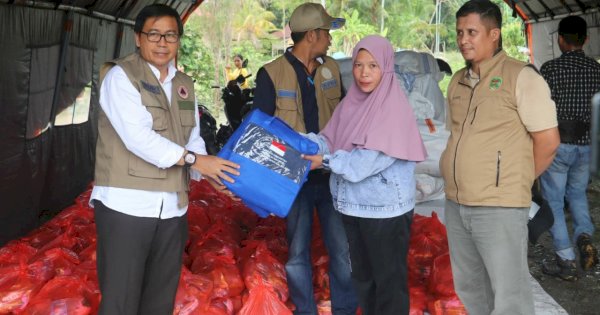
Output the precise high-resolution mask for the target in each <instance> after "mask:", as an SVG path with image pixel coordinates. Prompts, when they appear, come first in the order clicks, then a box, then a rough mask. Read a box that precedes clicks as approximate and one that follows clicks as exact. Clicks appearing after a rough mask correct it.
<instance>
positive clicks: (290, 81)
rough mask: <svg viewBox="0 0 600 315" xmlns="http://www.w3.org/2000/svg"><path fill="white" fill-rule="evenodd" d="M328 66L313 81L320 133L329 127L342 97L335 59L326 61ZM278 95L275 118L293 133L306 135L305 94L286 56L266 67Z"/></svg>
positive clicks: (321, 66) (319, 68)
mask: <svg viewBox="0 0 600 315" xmlns="http://www.w3.org/2000/svg"><path fill="white" fill-rule="evenodd" d="M323 59H324V60H325V62H324V63H323V64H322V65H320V66H319V67H318V68H317V71H316V74H315V77H314V78H313V80H314V84H315V90H316V98H317V106H318V107H319V130H322V129H323V127H325V125H326V124H327V122H328V121H329V119H330V118H331V115H332V114H333V111H334V110H335V107H336V106H337V104H338V103H339V102H340V98H341V96H342V86H341V80H340V68H339V66H338V64H337V62H335V60H334V59H332V58H330V57H326V56H325V57H323ZM264 68H265V70H266V71H267V73H268V74H269V77H270V78H271V81H272V82H273V85H274V86H275V92H276V94H277V95H276V102H275V105H276V109H275V114H274V116H276V117H279V118H281V119H282V120H284V121H285V122H286V123H287V124H288V125H290V126H291V127H292V128H293V129H294V130H296V131H298V132H303V133H305V132H306V126H305V124H304V112H303V109H302V93H301V92H300V86H299V85H298V77H297V76H296V71H294V67H293V66H292V65H291V64H290V63H289V62H288V60H287V59H286V57H285V55H284V56H280V57H279V58H277V59H275V60H273V61H272V62H270V63H268V64H266V65H265V66H264Z"/></svg>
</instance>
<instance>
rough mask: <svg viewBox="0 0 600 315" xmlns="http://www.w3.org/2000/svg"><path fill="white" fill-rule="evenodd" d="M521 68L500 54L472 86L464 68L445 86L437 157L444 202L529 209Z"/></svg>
mask: <svg viewBox="0 0 600 315" xmlns="http://www.w3.org/2000/svg"><path fill="white" fill-rule="evenodd" d="M525 66H526V64H525V63H523V62H521V61H518V60H516V59H513V58H510V57H508V56H506V54H505V53H504V52H499V53H498V54H496V55H495V56H494V57H493V58H492V59H490V60H487V61H485V62H484V63H483V64H482V65H481V67H480V80H479V83H477V84H476V85H475V87H474V88H471V86H470V84H469V80H468V79H467V78H466V77H465V75H466V71H467V70H466V69H462V70H460V71H459V72H457V73H456V74H455V75H454V77H453V78H452V81H451V82H450V85H449V86H448V105H449V109H450V117H449V119H448V124H449V127H450V130H451V135H450V138H449V139H448V144H447V146H446V150H445V151H444V153H443V154H442V157H441V158H440V169H441V171H442V175H443V177H444V180H445V192H446V198H448V199H450V200H452V201H454V202H457V203H460V204H464V205H469V206H500V207H529V206H530V204H531V186H532V184H533V181H534V179H535V168H534V160H533V141H532V139H531V136H530V135H529V133H528V132H527V130H526V129H525V126H524V125H523V123H522V122H521V120H520V118H519V114H518V112H517V101H516V83H517V76H518V75H519V73H520V72H521V70H522V69H523V67H525Z"/></svg>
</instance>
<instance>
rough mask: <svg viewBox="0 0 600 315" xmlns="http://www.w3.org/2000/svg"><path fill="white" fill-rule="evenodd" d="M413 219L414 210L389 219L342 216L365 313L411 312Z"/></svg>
mask: <svg viewBox="0 0 600 315" xmlns="http://www.w3.org/2000/svg"><path fill="white" fill-rule="evenodd" d="M412 218H413V211H410V212H408V213H406V214H403V215H401V216H399V217H394V218H386V219H368V218H358V217H352V216H347V215H343V217H342V220H343V222H344V228H345V229H346V236H347V237H348V243H349V245H350V262H351V268H352V281H353V283H354V288H355V289H356V293H357V294H358V299H359V304H360V307H361V308H362V311H363V315H408V313H409V310H410V304H409V297H408V271H407V263H406V256H407V254H408V244H409V240H410V225H411V223H412Z"/></svg>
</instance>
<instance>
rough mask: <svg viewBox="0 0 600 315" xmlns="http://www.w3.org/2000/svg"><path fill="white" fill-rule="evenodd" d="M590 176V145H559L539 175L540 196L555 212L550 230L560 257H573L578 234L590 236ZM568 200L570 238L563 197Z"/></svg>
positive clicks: (591, 231) (570, 258)
mask: <svg viewBox="0 0 600 315" xmlns="http://www.w3.org/2000/svg"><path fill="white" fill-rule="evenodd" d="M589 178H590V146H589V145H572V144H562V143H561V144H560V146H559V147H558V151H557V153H556V157H555V158H554V161H553V162H552V165H550V167H549V168H548V169H547V170H546V171H545V172H544V173H543V174H542V175H541V176H540V183H541V185H542V195H543V196H544V199H546V200H547V201H548V204H549V205H550V208H552V213H553V214H554V225H553V226H552V228H551V229H550V233H551V234H552V238H553V242H554V250H555V251H556V252H557V253H558V254H559V256H561V258H562V259H569V260H573V259H575V252H574V250H573V243H575V242H576V240H577V238H578V237H579V235H581V234H582V233H586V234H588V235H590V236H591V235H592V233H593V232H594V225H593V224H592V220H591V219H590V213H589V207H588V200H587V194H586V189H587V186H588V181H589ZM565 198H566V200H567V201H568V202H569V210H570V212H571V218H572V219H573V239H572V240H571V239H570V238H569V231H568V230H567V223H566V221H565V213H564V206H565V205H564V200H565Z"/></svg>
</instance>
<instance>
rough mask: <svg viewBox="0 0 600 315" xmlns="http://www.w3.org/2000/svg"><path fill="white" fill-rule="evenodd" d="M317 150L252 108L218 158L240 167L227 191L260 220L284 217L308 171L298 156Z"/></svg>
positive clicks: (311, 153)
mask: <svg viewBox="0 0 600 315" xmlns="http://www.w3.org/2000/svg"><path fill="white" fill-rule="evenodd" d="M318 150H319V146H318V145H317V144H316V143H314V142H312V141H310V140H308V139H306V138H304V137H303V136H301V135H300V134H298V133H297V132H296V131H294V130H293V129H292V128H291V127H290V126H288V125H287V124H286V123H285V122H283V121H282V120H281V119H279V118H277V117H272V116H269V115H267V114H265V113H263V112H261V111H260V110H257V109H255V110H253V111H252V112H250V113H249V114H248V116H246V118H245V119H244V121H243V122H242V124H241V125H240V127H239V128H238V129H236V131H235V132H234V133H233V135H232V136H231V138H229V140H228V141H227V144H225V146H224V147H223V149H222V150H221V152H219V154H218V156H219V157H222V158H224V159H227V160H231V161H233V162H235V163H238V164H239V165H240V175H239V176H233V178H234V179H235V183H233V184H232V183H229V182H225V185H226V186H227V188H228V189H229V190H230V191H232V192H233V193H234V194H235V195H237V196H238V197H240V198H241V199H242V200H243V201H244V203H245V204H246V205H247V206H248V207H249V208H250V209H252V210H253V211H254V212H256V213H257V214H258V215H259V216H261V217H266V216H267V215H269V214H271V213H272V214H275V215H277V216H279V217H285V216H287V214H288V212H289V209H290V207H291V206H292V203H293V202H294V200H295V199H296V196H297V194H298V192H299V191H300V188H301V187H302V184H304V182H305V181H306V177H307V176H308V172H309V170H310V162H309V161H307V160H304V159H303V158H302V156H301V155H302V154H310V155H313V154H316V153H317V152H318Z"/></svg>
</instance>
